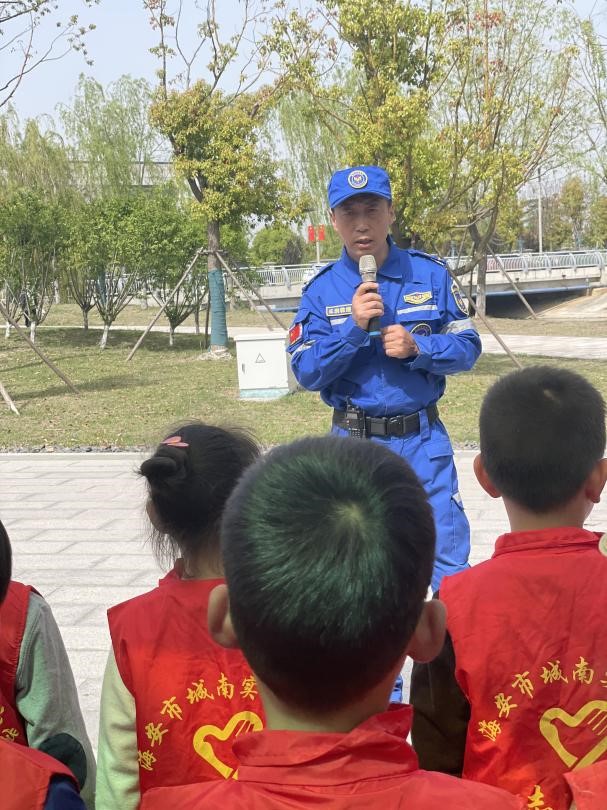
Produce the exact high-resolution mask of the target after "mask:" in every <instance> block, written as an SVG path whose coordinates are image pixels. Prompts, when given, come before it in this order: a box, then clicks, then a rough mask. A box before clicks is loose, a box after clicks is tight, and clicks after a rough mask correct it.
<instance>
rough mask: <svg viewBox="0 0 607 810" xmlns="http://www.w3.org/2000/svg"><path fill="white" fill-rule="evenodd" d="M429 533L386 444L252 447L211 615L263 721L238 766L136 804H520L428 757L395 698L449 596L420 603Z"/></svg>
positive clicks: (361, 809) (422, 808)
mask: <svg viewBox="0 0 607 810" xmlns="http://www.w3.org/2000/svg"><path fill="white" fill-rule="evenodd" d="M434 540H435V530H434V521H433V518H432V510H431V508H430V506H429V505H428V501H427V496H426V494H425V492H424V490H423V488H422V486H421V484H420V482H419V481H418V479H417V478H416V476H415V474H414V473H413V472H412V470H411V468H410V467H409V466H408V465H407V463H406V462H405V461H404V460H403V459H402V458H401V457H400V456H398V455H396V454H395V453H392V452H391V451H390V450H388V449H387V448H386V447H383V446H381V445H379V444H375V443H372V442H361V441H358V440H357V439H351V438H341V437H336V436H325V437H322V438H315V439H303V440H301V441H299V442H295V443H294V444H292V445H290V446H286V447H280V448H277V449H275V450H273V451H271V452H270V453H269V454H268V455H267V456H266V457H265V458H263V459H262V460H261V461H259V462H257V464H256V465H255V466H254V467H252V468H251V469H250V470H249V471H248V472H247V473H246V474H245V475H244V476H243V478H242V480H241V482H240V483H239V485H238V486H237V487H236V489H235V491H234V493H233V495H232V496H231V498H230V500H229V502H228V504H227V507H226V511H225V514H224V519H223V524H222V552H223V555H224V566H225V572H226V581H227V589H226V586H225V585H220V586H218V587H217V588H215V590H214V591H213V593H212V594H211V598H210V601H209V613H208V615H209V627H210V628H211V630H212V632H213V634H214V636H215V638H217V639H218V640H219V641H220V642H221V643H222V644H224V645H225V646H226V647H227V648H229V649H231V648H232V647H234V645H236V644H238V645H239V646H240V647H241V649H242V650H243V652H244V653H245V655H246V657H247V659H248V661H249V663H250V664H251V667H252V668H253V672H254V673H255V677H256V679H257V684H258V687H259V691H260V693H261V694H262V697H263V701H264V706H265V709H266V715H267V726H268V730H266V731H261V732H260V733H259V734H250V735H248V736H247V737H239V738H237V739H236V742H235V743H234V749H235V753H236V755H237V756H238V760H239V762H240V766H239V769H238V777H237V779H230V780H227V781H224V782H214V783H206V784H198V785H186V786H182V787H175V788H157V789H154V790H150V791H148V792H147V793H146V794H145V796H144V797H143V801H142V805H141V807H142V810H166V808H170V807H178V808H179V810H194V809H195V808H200V810H203V809H204V808H209V810H218V809H220V810H229V809H230V808H238V810H241V808H247V810H272V808H277V810H278V808H285V809H286V808H296V807H315V808H321V807H322V808H327V810H328V808H331V810H372V809H373V808H378V810H391V808H394V810H396V808H400V809H401V810H402V808H405V807H406V808H408V810H430V808H439V807H440V808H443V807H449V810H470V808H473V807H474V808H476V807H479V808H480V807H486V808H491V810H515V809H516V808H519V809H520V810H522V808H523V803H522V802H521V801H520V800H519V799H518V798H517V797H515V796H512V795H509V794H507V793H505V792H504V791H501V790H499V789H497V788H491V787H488V786H487V785H479V784H475V783H474V782H465V781H463V780H461V779H455V778H453V777H449V776H444V775H443V774H434V773H426V772H425V771H420V770H419V768H418V764H417V758H416V756H415V754H414V752H413V750H412V749H411V747H410V746H409V745H408V744H407V742H406V738H407V734H408V732H409V728H410V723H411V707H410V706H402V705H401V704H398V705H393V706H392V707H391V709H388V701H389V698H390V693H391V690H392V686H393V684H394V678H395V676H396V674H397V673H398V672H400V670H401V668H402V665H403V661H404V658H405V656H406V655H407V654H409V655H411V656H413V657H415V658H418V659H419V660H422V661H423V660H427V659H428V658H431V657H432V656H433V655H435V654H436V653H437V652H438V651H439V650H440V648H441V645H442V641H443V637H444V620H445V616H444V609H443V606H442V605H441V604H440V603H439V602H436V601H434V602H428V603H425V604H424V599H425V595H426V591H427V589H428V586H429V584H430V577H431V575H432V566H433V560H434ZM215 742H216V740H210V741H209V744H211V745H214V744H215Z"/></svg>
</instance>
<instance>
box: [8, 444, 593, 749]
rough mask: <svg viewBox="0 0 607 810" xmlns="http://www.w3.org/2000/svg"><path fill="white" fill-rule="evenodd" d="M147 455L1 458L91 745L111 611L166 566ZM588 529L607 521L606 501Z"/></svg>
mask: <svg viewBox="0 0 607 810" xmlns="http://www.w3.org/2000/svg"><path fill="white" fill-rule="evenodd" d="M474 455H475V453H474V451H472V450H465V451H461V452H458V453H457V454H456V462H457V466H458V470H459V476H460V488H461V492H462V495H463V498H464V502H465V504H466V508H467V513H468V516H469V518H470V523H471V525H472V536H473V551H472V561H473V562H479V561H481V560H483V559H486V558H487V557H488V556H490V554H491V550H492V547H493V542H494V540H495V538H496V536H497V535H498V534H500V533H501V532H503V531H505V530H506V528H507V521H506V516H505V512H504V509H503V506H502V503H501V501H495V500H492V499H491V498H489V497H488V496H487V495H486V494H485V493H484V492H483V491H482V490H481V489H480V487H479V486H478V485H477V483H476V481H475V479H474V474H473V471H472V459H473V458H474ZM142 458H143V456H139V455H138V454H135V453H120V454H111V455H110V454H108V455H105V454H103V453H97V454H95V453H91V454H57V455H40V454H31V455H30V454H3V455H0V493H1V496H0V497H1V501H0V504H1V505H0V517H1V518H2V520H3V522H4V524H5V525H6V528H7V530H8V533H9V536H10V538H11V542H12V545H13V553H14V576H15V578H17V579H20V580H22V581H25V582H27V583H30V584H33V585H35V586H36V588H37V589H38V590H39V591H40V592H41V593H42V595H43V596H44V597H45V598H46V599H47V600H48V601H49V603H50V604H51V606H52V608H53V611H54V614H55V617H56V619H57V622H58V624H59V626H60V628H61V632H62V634H63V638H64V640H65V644H66V647H67V649H68V652H69V656H70V659H71V662H72V667H73V669H74V675H75V677H76V683H77V684H78V689H79V694H80V701H81V705H82V709H83V712H84V715H85V719H86V723H87V727H88V729H89V733H90V736H91V739H92V740H93V744H94V745H96V740H97V727H98V721H99V695H100V691H101V679H102V675H103V669H104V666H105V660H106V657H107V652H108V649H109V635H108V631H107V624H106V618H105V611H106V609H107V608H108V607H109V606H110V605H113V604H115V603H116V602H120V601H122V600H124V599H128V598H130V597H131V596H135V595H136V594H140V593H143V592H144V591H146V590H148V589H149V588H151V587H153V586H154V585H155V584H156V581H157V579H158V577H159V575H160V572H159V570H158V568H157V566H156V564H155V562H154V560H153V558H152V555H151V553H150V551H149V548H147V547H146V544H145V536H146V527H145V521H144V518H143V502H144V489H143V485H142V482H141V480H140V479H138V478H137V476H136V475H135V469H136V468H137V466H138V464H139V463H140V461H141V460H142ZM587 525H588V528H592V529H597V530H599V529H602V528H606V527H607V500H606V501H604V502H603V503H602V504H600V505H599V506H598V507H597V508H596V509H595V510H594V512H593V513H592V514H591V516H590V519H589V521H588V524H587Z"/></svg>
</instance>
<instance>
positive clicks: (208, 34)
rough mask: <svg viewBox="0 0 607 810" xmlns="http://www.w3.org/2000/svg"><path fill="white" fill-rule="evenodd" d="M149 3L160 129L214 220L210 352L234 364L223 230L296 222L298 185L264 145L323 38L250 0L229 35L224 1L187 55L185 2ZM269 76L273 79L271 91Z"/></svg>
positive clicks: (262, 0)
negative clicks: (200, 64)
mask: <svg viewBox="0 0 607 810" xmlns="http://www.w3.org/2000/svg"><path fill="white" fill-rule="evenodd" d="M144 5H145V7H146V9H147V11H148V13H149V15H150V19H151V21H152V24H153V26H154V27H155V29H156V30H157V32H158V35H159V43H158V46H157V47H156V48H155V49H154V52H155V53H156V54H157V56H158V58H159V59H160V62H161V68H160V71H159V78H160V83H159V87H158V90H157V93H156V97H155V101H154V103H153V105H152V108H151V121H152V123H153V125H154V126H156V127H158V129H159V130H160V132H162V133H163V134H164V135H165V136H166V137H167V138H168V140H169V141H170V144H171V148H172V152H173V160H174V166H175V169H176V171H177V173H178V174H179V175H180V176H182V177H184V178H185V179H186V180H187V183H188V185H189V187H190V190H191V192H192V194H193V195H194V197H195V199H196V200H197V202H198V203H199V205H200V206H201V207H202V210H203V213H204V217H205V219H206V222H207V248H208V251H209V253H208V287H209V297H210V302H211V304H210V305H211V347H210V354H211V356H225V355H226V353H227V343H228V337H227V327H226V313H225V289H224V283H223V274H222V270H221V267H220V263H219V260H218V258H217V252H218V251H219V250H221V247H222V245H221V226H222V225H233V226H236V227H238V226H239V225H241V224H242V222H243V220H246V219H249V218H252V217H255V218H257V219H258V220H261V221H272V220H275V219H279V220H280V219H282V220H289V219H291V218H293V217H294V216H295V215H296V214H297V209H298V206H297V205H294V201H293V194H292V192H291V190H290V188H289V185H288V183H287V182H286V180H285V179H284V178H283V177H281V175H280V170H279V165H278V163H277V162H276V160H275V159H274V157H273V155H272V153H271V151H270V149H269V148H268V147H267V146H265V145H264V143H263V138H262V125H263V122H264V118H265V116H266V115H267V113H268V111H269V110H270V109H271V108H272V106H273V105H274V104H275V103H276V102H277V101H278V99H279V98H280V97H281V96H282V94H283V93H284V92H286V91H287V90H288V88H289V76H290V74H291V72H292V70H293V68H294V66H297V69H298V71H299V72H300V73H301V72H302V71H306V70H309V69H310V65H311V64H312V63H313V61H314V53H315V49H316V48H317V47H318V40H317V39H316V38H315V36H314V37H313V36H312V35H311V32H312V29H311V28H310V29H309V33H308V31H307V29H306V21H305V20H302V19H301V18H299V17H298V16H297V15H294V16H293V15H291V13H290V12H289V11H288V10H287V9H286V8H285V3H284V2H281V0H277V1H276V2H269V0H268V2H266V0H241V2H240V3H239V7H240V11H241V14H240V18H239V20H238V21H237V22H236V23H235V24H234V27H233V28H232V31H231V33H230V34H227V35H225V36H224V35H223V33H222V29H221V26H220V21H219V16H218V10H217V8H216V3H215V0H209V2H208V3H207V8H206V14H205V15H204V16H203V19H202V20H201V22H200V24H199V25H198V26H197V27H196V35H197V41H196V43H195V45H194V47H193V50H192V51H191V53H189V54H188V53H186V50H187V49H186V46H185V43H184V40H185V39H187V37H184V34H183V31H182V27H181V12H182V5H183V4H182V2H181V0H179V1H178V2H176V3H173V4H172V6H171V4H170V3H169V2H168V0H145V2H144ZM172 8H174V13H171V9H172ZM292 20H293V21H294V23H295V24H296V25H297V27H298V28H297V31H298V34H297V47H295V48H292V47H287V45H286V39H285V36H286V32H287V31H288V30H289V27H290V25H291V21H292ZM187 34H188V35H190V36H191V31H188V32H187ZM202 54H204V55H205V56H206V57H207V58H208V60H209V61H208V62H207V65H206V75H205V78H201V79H198V80H197V81H193V80H192V74H193V69H194V65H195V62H196V60H197V59H198V58H199V57H200V56H201V55H202ZM176 66H177V67H178V70H176V71H174V72H173V73H171V75H169V74H170V72H171V70H172V69H173V68H175V67H176ZM234 74H236V78H235V79H234V78H233V77H234ZM269 78H274V81H273V82H272V83H270V84H268V79H269Z"/></svg>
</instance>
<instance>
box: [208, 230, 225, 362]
mask: <svg viewBox="0 0 607 810" xmlns="http://www.w3.org/2000/svg"><path fill="white" fill-rule="evenodd" d="M207 239H208V246H209V256H208V264H207V267H208V273H209V302H210V307H211V352H214V351H215V352H217V353H219V354H221V353H222V352H224V351H225V350H226V349H227V347H228V328H227V324H226V295H225V287H224V283H223V273H222V272H221V268H220V266H219V261H218V259H217V256H215V254H214V253H213V251H215V250H219V222H218V221H217V220H210V221H209V223H208V225H207Z"/></svg>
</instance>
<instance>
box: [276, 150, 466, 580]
mask: <svg viewBox="0 0 607 810" xmlns="http://www.w3.org/2000/svg"><path fill="white" fill-rule="evenodd" d="M329 206H330V208H331V222H332V225H333V227H334V229H335V230H336V231H337V233H338V234H339V235H340V237H341V239H342V241H343V243H344V249H343V251H342V254H341V257H340V258H339V260H338V261H337V262H335V263H333V264H329V265H327V266H326V267H324V268H322V270H320V271H319V273H317V275H316V276H315V277H314V278H313V279H312V280H311V281H310V282H309V283H308V284H307V285H306V286H305V287H304V290H303V295H302V299H301V304H300V307H299V310H298V312H297V314H296V316H295V320H294V322H293V326H292V327H291V329H290V331H289V344H290V345H289V349H288V351H289V353H290V355H291V364H292V368H293V372H294V374H295V376H296V378H297V380H298V381H299V383H300V384H301V385H302V386H303V387H304V388H307V389H309V390H311V391H320V394H321V397H322V398H323V400H324V401H325V402H326V403H327V404H328V405H330V406H331V407H332V408H333V409H334V410H333V432H335V433H339V434H343V435H347V434H350V435H353V436H360V437H366V438H369V439H371V440H373V441H378V442H382V443H384V444H386V445H388V446H389V447H390V448H391V449H392V450H393V451H394V452H395V453H398V454H399V455H401V456H403V457H404V458H405V459H406V460H407V461H408V462H409V463H410V464H411V466H412V467H413V469H414V470H415V472H416V473H417V475H418V476H419V478H420V480H421V482H422V483H423V485H424V487H425V488H426V491H427V493H428V497H429V500H430V503H431V505H432V508H433V511H434V518H435V522H436V530H437V545H436V561H435V566H434V573H433V577H432V587H433V589H435V590H436V589H437V588H438V586H439V584H440V580H441V578H442V577H443V576H444V575H445V574H452V573H455V572H456V571H460V570H461V569H462V568H465V567H466V565H467V562H468V555H469V552H470V527H469V525H468V520H467V518H466V516H465V514H464V511H463V506H462V501H461V497H460V494H459V491H458V483H457V473H456V471H455V466H454V463H453V449H452V447H451V442H450V441H449V436H448V435H447V431H446V430H445V428H444V426H443V424H442V422H441V421H440V419H439V416H438V409H437V402H438V400H439V399H440V397H441V396H442V395H443V393H444V391H445V375H446V374H453V373H455V372H458V371H467V370H468V369H470V368H472V366H473V365H474V363H475V362H476V360H477V359H478V356H479V354H480V352H481V342H480V338H479V336H478V333H477V331H476V329H475V328H474V325H473V324H472V321H471V320H470V318H469V317H468V309H467V305H466V303H465V301H464V300H463V299H462V297H461V295H460V293H459V291H458V288H457V285H456V284H455V283H454V282H452V280H451V278H450V276H449V274H448V272H447V270H446V269H445V266H444V264H443V263H442V262H440V261H439V260H438V259H436V258H434V257H432V256H429V255H427V254H425V253H422V252H420V251H417V250H401V249H400V248H398V247H396V246H395V245H394V244H393V242H392V240H391V238H390V237H389V235H388V233H389V230H390V226H391V225H392V223H393V222H394V210H393V207H392V191H391V188H390V179H389V177H388V175H387V173H386V172H385V171H384V169H381V168H379V167H377V166H358V167H354V168H350V169H342V170H341V171H338V172H335V174H334V175H333V177H332V178H331V181H330V183H329ZM365 254H367V255H369V254H370V255H372V256H373V257H374V258H375V261H376V264H377V268H378V272H377V282H372V281H364V282H362V283H361V277H360V274H359V268H358V263H359V260H360V258H361V256H363V255H365ZM374 317H379V318H380V327H381V334H380V335H379V336H377V337H372V336H371V335H369V332H368V327H369V321H370V320H371V319H372V318H374Z"/></svg>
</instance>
